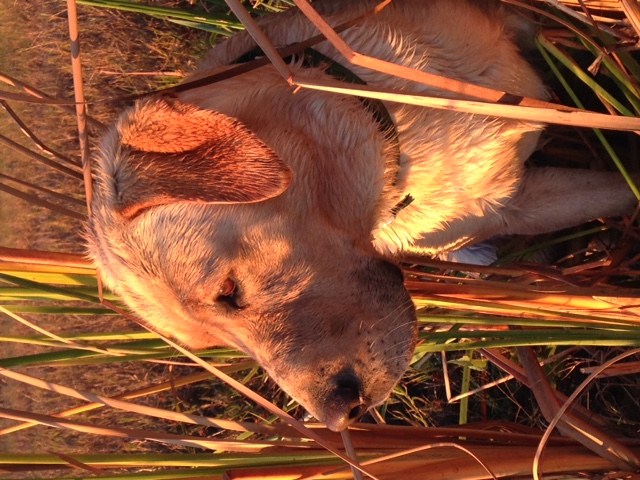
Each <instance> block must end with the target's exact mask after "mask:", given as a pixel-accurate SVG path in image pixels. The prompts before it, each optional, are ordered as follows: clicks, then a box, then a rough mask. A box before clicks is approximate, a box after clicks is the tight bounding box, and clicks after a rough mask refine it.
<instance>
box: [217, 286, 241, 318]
mask: <svg viewBox="0 0 640 480" xmlns="http://www.w3.org/2000/svg"><path fill="white" fill-rule="evenodd" d="M216 302H219V303H225V304H226V305H228V306H230V307H231V308H233V309H235V310H240V309H242V308H243V306H242V305H240V303H239V302H240V295H239V292H238V284H237V283H236V282H235V281H233V280H232V279H231V278H227V279H226V280H225V281H224V282H223V283H222V285H220V290H218V295H217V297H216Z"/></svg>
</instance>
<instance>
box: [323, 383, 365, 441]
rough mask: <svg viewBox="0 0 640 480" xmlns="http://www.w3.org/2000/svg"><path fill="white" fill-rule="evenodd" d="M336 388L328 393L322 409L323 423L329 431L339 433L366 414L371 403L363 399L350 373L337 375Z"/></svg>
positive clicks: (357, 384) (358, 384)
mask: <svg viewBox="0 0 640 480" xmlns="http://www.w3.org/2000/svg"><path fill="white" fill-rule="evenodd" d="M334 383H335V385H336V387H335V388H334V390H333V391H332V392H331V393H329V395H328V397H327V399H326V402H325V409H324V423H325V424H326V425H327V428H329V430H333V431H334V432H340V431H342V430H344V429H345V428H347V427H348V426H349V425H351V424H352V423H354V422H356V421H357V420H358V419H359V418H360V417H361V416H362V415H364V414H365V413H366V411H367V410H368V409H369V406H370V405H371V402H370V401H369V400H368V399H367V398H364V396H363V395H362V392H361V389H360V381H359V380H358V378H357V377H356V376H355V375H354V374H352V373H339V374H338V375H336V376H335V378H334Z"/></svg>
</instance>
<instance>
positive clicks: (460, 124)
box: [88, 0, 635, 431]
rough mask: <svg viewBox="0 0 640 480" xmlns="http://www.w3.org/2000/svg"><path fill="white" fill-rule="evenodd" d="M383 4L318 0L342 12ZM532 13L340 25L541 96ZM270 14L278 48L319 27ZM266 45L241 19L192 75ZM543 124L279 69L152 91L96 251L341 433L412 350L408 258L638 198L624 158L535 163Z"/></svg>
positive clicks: (324, 70) (384, 82) (403, 56)
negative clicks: (359, 89)
mask: <svg viewBox="0 0 640 480" xmlns="http://www.w3.org/2000/svg"><path fill="white" fill-rule="evenodd" d="M375 1H376V0H351V1H342V0H330V1H317V2H314V7H315V8H316V9H317V10H319V12H320V13H321V14H322V15H323V16H324V17H325V18H326V19H327V20H328V21H329V22H330V23H331V24H332V25H338V24H342V23H343V22H345V21H347V20H350V19H353V18H355V17H358V16H361V15H363V14H365V12H367V11H369V10H370V9H371V8H372V7H373V6H374V5H375ZM521 26H522V20H521V19H520V18H519V17H518V16H516V15H515V14H513V13H509V12H508V11H506V9H505V8H503V7H502V6H501V5H500V4H498V3H494V2H491V1H486V0H484V1H471V0H468V1H467V0H394V1H393V2H392V3H391V4H390V5H389V6H388V7H386V8H385V9H383V10H382V12H381V13H379V14H377V15H375V16H369V17H366V18H365V19H364V20H362V21H360V22H359V23H357V24H356V25H355V26H352V27H351V28H349V29H347V30H346V31H345V32H344V33H343V34H342V36H343V37H344V38H345V40H346V41H347V43H348V44H350V45H351V46H352V47H353V48H354V49H355V50H357V51H359V52H361V53H364V54H366V55H370V56H373V57H377V58H381V59H384V60H387V61H391V62H395V63H398V64H401V65H405V66H408V67H412V68H417V69H422V70H425V71H429V72H435V73H438V74H441V75H445V76H448V77H451V78H455V79H460V80H464V81H468V82H473V83H476V84H479V85H484V86H487V87H492V88H496V89H500V90H503V91H507V92H510V93H512V94H516V95H524V96H528V97H536V98H544V97H545V96H546V93H545V89H544V87H543V85H542V84H541V82H540V80H539V79H538V77H537V76H536V74H535V73H534V71H533V70H532V69H531V67H530V66H529V65H528V64H527V63H526V62H525V61H524V60H523V59H522V58H521V56H520V54H519V52H518V48H517V47H516V43H515V38H516V36H517V35H518V33H519V29H520V28H521ZM261 27H262V29H263V30H264V31H265V32H266V34H267V35H268V36H269V37H270V39H271V41H272V42H273V43H274V44H275V45H278V46H282V45H290V44H293V43H295V42H300V41H302V40H305V39H307V38H310V37H312V36H313V35H315V34H317V31H316V30H315V29H314V28H313V26H312V25H311V24H310V23H309V22H308V21H307V19H306V18H305V17H304V16H303V15H302V14H300V13H299V12H298V11H296V10H290V11H287V12H286V13H284V14H279V15H276V16H272V17H268V18H265V19H263V20H262V21H261ZM255 47H256V45H255V44H254V42H253V41H252V40H251V38H250V37H249V36H248V35H247V34H245V33H241V34H238V35H236V36H234V37H232V38H231V39H229V40H228V41H226V42H224V43H222V44H220V45H219V46H217V47H216V48H214V49H213V50H212V51H211V53H210V54H209V56H208V58H207V59H206V60H205V62H204V63H203V65H202V66H201V68H200V69H199V70H198V72H197V73H196V74H195V75H194V76H193V78H200V77H204V76H207V75H210V74H212V73H214V72H218V71H222V70H224V69H227V68H229V67H228V65H229V64H231V63H233V62H238V61H243V60H242V59H243V57H247V55H249V56H250V57H251V56H254V55H255V53H251V52H253V51H254V50H255ZM309 56H312V57H313V56H315V57H318V56H319V58H320V59H321V60H320V61H317V60H315V61H314V60H309V59H308V58H307V57H309ZM287 61H289V62H290V63H291V68H292V69H293V70H294V71H296V72H298V73H300V74H301V75H304V76H307V77H315V78H325V77H336V76H337V77H339V78H342V79H346V81H354V82H366V83H367V84H370V85H374V86H382V87H393V88H401V89H404V90H405V91H411V92H426V93H432V94H438V92H437V91H434V89H432V88H429V87H426V86H424V85H418V84H414V83H411V82H409V81H404V80H398V79H397V78H392V77H389V76H387V75H384V74H380V73H376V72H373V71H369V70H366V69H362V68H358V67H352V66H346V65H342V66H341V65H340V62H343V60H342V59H341V58H340V56H339V55H338V54H337V52H336V51H335V50H334V49H333V48H332V47H331V46H330V45H329V44H328V43H327V42H323V43H320V44H318V45H316V46H315V47H314V49H313V52H311V54H309V53H308V52H307V53H305V54H300V55H296V56H294V57H293V58H290V59H288V60H287ZM343 63H344V62H343ZM345 67H346V68H345ZM541 128H542V127H541V125H537V124H531V123H525V122H517V121H512V120H503V119H500V118H488V117H485V116H480V115H466V114H460V113H451V112H448V111H437V110H431V109H425V108H419V107H415V106H407V105H402V104H396V103H385V104H384V105H383V104H382V103H381V102H367V101H362V100H361V99H358V98H355V97H349V96H340V95H337V94H331V93H325V92H318V91H310V90H302V91H298V92H295V91H294V89H293V88H292V87H290V86H289V85H288V84H287V83H286V82H285V81H284V80H283V79H282V78H281V77H280V75H279V74H278V73H276V71H275V69H274V68H273V67H271V66H264V67H261V68H258V69H256V70H253V71H250V72H249V73H246V74H243V75H239V76H235V77H233V78H229V79H227V80H224V81H221V82H219V83H216V84H214V85H208V86H202V87H199V88H194V89H190V90H185V91H182V92H180V93H177V94H174V95H160V94H157V95H154V96H151V97H148V98H145V99H143V100H140V101H138V102H136V104H135V105H134V106H133V107H131V108H129V109H127V110H126V111H124V112H123V113H122V115H121V116H120V118H119V119H118V121H117V122H116V124H115V126H114V127H113V128H111V130H110V131H109V132H108V134H107V135H106V138H105V140H104V143H103V145H102V149H101V152H100V154H99V155H98V158H97V172H96V173H97V179H98V180H97V182H96V186H95V192H94V193H95V196H94V200H93V204H92V207H93V208H92V209H93V212H92V216H91V218H90V220H89V225H88V237H89V250H90V254H91V256H92V258H93V259H94V260H95V263H96V265H97V266H98V267H100V270H101V272H102V275H103V276H104V279H105V281H106V283H107V285H108V286H109V287H110V288H112V289H113V290H115V291H116V292H117V293H118V294H120V295H121V296H122V298H123V299H124V300H125V301H126V302H127V304H128V305H129V306H130V307H131V308H132V309H133V310H134V311H135V312H136V313H137V314H138V315H139V316H140V317H142V318H143V319H144V320H145V321H146V322H147V323H148V324H149V325H150V326H151V328H153V329H156V330H157V331H159V332H162V333H164V334H168V335H170V336H172V337H173V338H175V339H177V340H178V341H180V342H182V343H183V344H184V345H186V346H188V347H190V348H193V349H200V348H204V347H209V346H212V345H217V344H220V343H224V344H228V345H232V346H234V347H237V348H239V349H241V350H243V351H245V352H246V353H248V354H249V355H251V356H252V357H254V358H255V359H256V360H257V361H258V362H260V364H261V365H262V366H263V367H264V368H265V369H266V370H267V372H268V373H269V374H270V375H271V376H272V377H273V379H274V380H275V381H276V382H278V383H279V384H280V386H281V387H282V388H283V389H284V390H285V391H287V392H288V393H289V394H290V395H291V396H292V397H294V398H295V399H297V400H298V401H300V403H301V404H302V405H304V406H305V407H306V408H307V409H308V410H309V411H310V412H311V413H312V414H313V415H314V416H315V417H316V418H318V419H319V420H321V421H323V422H325V423H326V424H327V425H328V426H329V428H331V429H333V430H336V431H337V430H341V429H344V428H346V427H347V426H348V425H349V424H350V423H352V422H353V421H355V420H356V419H357V418H358V417H359V416H361V415H362V414H363V413H364V412H365V411H366V410H367V409H368V408H370V407H373V406H376V405H379V404H380V403H381V402H383V401H384V400H385V399H386V397H387V396H388V394H389V392H390V391H391V390H392V388H393V387H394V385H395V384H396V382H397V381H398V379H399V378H400V376H401V375H402V373H403V372H404V371H405V369H406V367H407V364H408V362H409V359H410V358H411V355H412V352H413V348H414V343H415V338H416V322H415V312H414V307H413V304H412V302H411V299H410V297H409V295H408V294H407V292H406V290H405V288H404V286H403V277H402V274H401V271H400V270H399V269H398V267H397V266H395V264H394V260H396V259H398V258H399V256H400V255H401V254H402V253H403V252H414V253H415V252H418V253H425V254H434V253H440V252H447V251H451V250H455V249H458V248H461V247H463V246H465V245H468V244H473V243H474V242H478V241H481V240H484V239H487V238H489V237H492V236H494V235H501V234H513V233H538V232H546V231H550V230H554V229H559V228H563V227H567V226H570V225H574V224H577V223H580V222H583V221H586V220H590V219H593V218H596V217H601V216H612V215H619V214H623V213H626V212H628V211H630V210H632V209H633V207H634V204H635V201H634V198H633V196H632V194H631V192H630V191H629V189H628V188H627V187H626V186H625V184H624V182H623V181H622V179H621V178H618V176H617V175H614V174H611V175H609V174H602V173H597V174H595V173H591V172H587V171H584V172H582V171H581V172H576V171H566V170H559V169H540V170H536V169H525V168H524V162H525V160H526V159H527V157H528V156H529V155H530V154H531V152H532V151H533V149H534V148H535V145H536V142H537V140H538V136H539V133H540V130H541Z"/></svg>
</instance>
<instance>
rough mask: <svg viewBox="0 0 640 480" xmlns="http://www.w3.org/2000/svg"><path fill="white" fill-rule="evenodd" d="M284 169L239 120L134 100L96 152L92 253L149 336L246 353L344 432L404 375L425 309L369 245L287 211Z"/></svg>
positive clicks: (321, 219) (320, 219)
mask: <svg viewBox="0 0 640 480" xmlns="http://www.w3.org/2000/svg"><path fill="white" fill-rule="evenodd" d="M287 164H289V162H287ZM287 164H285V163H284V162H283V160H282V159H280V158H279V157H278V156H277V155H276V154H275V153H274V151H273V150H272V149H271V148H270V147H268V146H267V145H266V144H265V143H263V142H262V141H261V140H260V139H259V138H258V137H257V136H256V135H255V134H254V133H253V132H252V131H251V130H249V129H248V128H247V127H245V126H243V125H242V124H241V123H240V122H238V121H237V120H235V119H232V118H230V117H228V116H225V115H222V114H220V113H217V112H213V111H208V110H202V109H198V108H196V107H192V106H188V105H185V104H183V103H180V102H178V101H173V100H167V99H158V98H156V99H152V100H147V101H143V102H139V103H138V104H137V105H136V106H135V107H134V108H133V109H130V110H129V111H127V112H125V113H124V114H123V116H122V117H121V118H120V120H119V122H118V124H117V125H116V127H115V128H113V129H112V130H111V131H110V133H109V134H108V135H107V137H106V139H105V142H104V146H103V150H102V152H101V154H100V155H99V158H98V169H97V172H96V173H97V182H96V187H95V189H94V200H93V203H92V213H91V217H90V220H89V228H88V237H89V250H90V254H91V255H92V257H93V258H94V260H95V262H96V264H97V266H98V267H100V269H101V272H102V274H103V276H104V277H105V281H106V283H107V285H109V286H110V287H111V288H112V289H113V290H115V291H116V292H117V293H119V294H120V295H121V296H122V298H123V299H124V300H125V301H126V302H127V304H128V305H129V306H130V307H131V308H132V309H133V310H134V311H135V312H136V313H137V314H138V315H139V316H141V317H142V318H143V319H144V320H145V322H147V323H148V324H149V325H150V326H151V327H152V328H153V329H156V330H157V331H159V332H161V333H163V334H167V335H170V336H172V337H173V338H175V339H177V340H178V341H180V342H181V343H183V344H184V345H186V346H188V347H190V348H192V349H200V348H204V347H209V346H213V345H220V344H228V345H231V346H234V347H237V348H239V349H241V350H243V351H245V352H246V353H248V354H249V355H251V356H252V357H254V358H255V359H256V360H257V361H258V362H259V363H260V364H261V365H262V366H263V367H264V368H265V369H266V370H267V371H268V373H269V374H270V375H271V376H272V377H273V378H274V379H275V380H276V382H277V383H278V384H279V385H280V386H281V387H282V388H283V389H284V390H285V391H286V392H288V393H289V394H290V395H291V396H292V397H294V398H295V399H297V400H298V401H299V402H300V403H301V404H302V405H304V406H305V407H306V408H307V409H308V410H309V411H310V412H311V413H312V414H313V415H314V416H315V417H317V418H318V419H319V420H321V421H323V422H325V423H326V424H327V425H328V426H329V427H330V428H332V429H334V430H341V429H343V428H345V427H346V426H347V425H348V424H350V423H351V422H352V421H353V420H355V419H356V418H357V417H359V416H360V414H362V413H364V411H366V410H367V408H368V407H370V406H375V405H377V404H380V403H381V402H382V401H384V400H385V399H386V397H387V396H388V394H389V392H390V391H391V389H392V388H393V387H394V385H395V384H396V382H397V381H398V379H399V377H400V376H401V375H402V373H403V372H404V370H405V369H406V367H407V364H408V362H409V359H410V356H411V354H412V351H413V346H414V342H415V334H416V322H415V313H414V307H413V304H412V302H411V300H410V298H409V296H408V294H407V292H406V290H405V288H404V286H403V278H402V274H401V272H400V270H399V269H398V268H397V267H396V266H394V265H392V264H390V263H388V262H386V261H384V260H382V259H380V258H379V257H378V256H377V255H376V254H375V251H374V250H373V248H372V247H371V244H370V239H369V238H364V239H359V238H352V236H350V235H348V234H346V233H345V232H344V231H342V230H341V229H339V228H336V227H334V226H333V225H332V224H331V221H329V220H328V219H327V218H326V216H325V215H322V214H321V213H318V215H312V214H309V213H308V212H309V211H311V212H312V211H313V208H306V209H304V210H303V211H304V212H306V213H305V214H300V213H299V212H300V211H301V210H300V209H298V208H296V206H295V205H291V202H294V201H295V202H304V201H306V200H304V199H300V198H298V197H293V196H291V195H290V194H289V192H288V191H287V190H288V189H289V185H290V183H291V182H292V178H293V179H294V180H293V182H294V183H295V182H296V180H295V177H296V172H295V171H293V172H291V170H290V169H289V167H288V166H287ZM318 181H326V180H324V179H323V180H318ZM308 201H309V202H312V200H311V199H309V200H308Z"/></svg>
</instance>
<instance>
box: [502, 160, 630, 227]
mask: <svg viewBox="0 0 640 480" xmlns="http://www.w3.org/2000/svg"><path fill="white" fill-rule="evenodd" d="M633 178H634V180H635V183H636V185H640V175H635V176H634V177H633ZM637 205H638V200H637V199H636V197H635V195H634V194H633V192H632V191H631V188H630V187H629V185H628V184H627V182H626V181H625V180H624V178H623V177H622V175H620V174H619V173H613V172H595V171H589V170H574V169H564V168H532V169H528V170H527V171H526V173H525V176H524V178H523V181H522V185H521V187H520V189H519V190H518V192H517V193H516V195H515V197H514V198H513V200H511V201H510V202H509V203H508V204H507V205H506V206H505V208H504V211H503V212H501V213H502V219H501V223H502V225H501V228H502V229H503V231H502V232H500V233H503V234H525V235H533V234H538V233H545V232H551V231H554V230H560V229H562V228H567V227H572V226H575V225H579V224H581V223H584V222H587V221H590V220H594V219H596V218H602V217H613V216H619V215H626V214H631V213H632V212H633V210H634V208H635V207H636V206H637Z"/></svg>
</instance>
